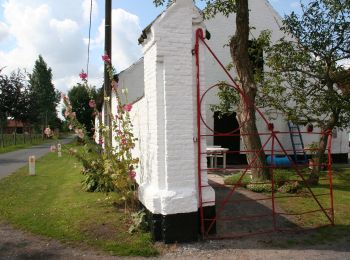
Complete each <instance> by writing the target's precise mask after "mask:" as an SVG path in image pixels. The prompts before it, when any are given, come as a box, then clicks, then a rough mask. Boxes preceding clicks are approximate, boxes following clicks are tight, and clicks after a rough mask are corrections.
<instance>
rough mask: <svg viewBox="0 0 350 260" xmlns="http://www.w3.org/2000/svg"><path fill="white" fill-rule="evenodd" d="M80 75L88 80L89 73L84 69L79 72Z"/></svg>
mask: <svg viewBox="0 0 350 260" xmlns="http://www.w3.org/2000/svg"><path fill="white" fill-rule="evenodd" d="M79 77H80V78H81V79H82V80H86V79H87V77H88V74H87V73H85V72H84V71H83V70H82V71H81V72H80V74H79Z"/></svg>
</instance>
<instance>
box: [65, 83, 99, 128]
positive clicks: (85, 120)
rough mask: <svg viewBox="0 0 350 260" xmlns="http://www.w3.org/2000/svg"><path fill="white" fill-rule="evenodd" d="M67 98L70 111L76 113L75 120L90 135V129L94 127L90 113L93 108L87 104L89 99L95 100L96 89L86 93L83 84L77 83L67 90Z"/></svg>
mask: <svg viewBox="0 0 350 260" xmlns="http://www.w3.org/2000/svg"><path fill="white" fill-rule="evenodd" d="M68 97H69V100H70V102H71V105H72V110H73V111H74V112H75V113H76V117H77V120H78V121H79V122H80V123H81V124H82V125H84V126H85V129H86V131H87V132H88V133H92V132H93V131H92V130H91V128H93V127H94V122H93V117H92V113H93V112H94V108H93V107H90V106H89V102H90V100H91V99H93V100H95V99H96V97H97V91H96V89H95V88H92V89H91V90H89V91H88V90H87V89H86V87H85V86H84V85H83V84H80V83H78V84H77V85H75V86H74V87H73V88H72V89H70V90H69V92H68Z"/></svg>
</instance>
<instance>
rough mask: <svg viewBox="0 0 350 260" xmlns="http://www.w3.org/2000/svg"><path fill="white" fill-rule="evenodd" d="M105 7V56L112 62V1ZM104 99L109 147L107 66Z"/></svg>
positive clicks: (109, 119)
mask: <svg viewBox="0 0 350 260" xmlns="http://www.w3.org/2000/svg"><path fill="white" fill-rule="evenodd" d="M105 3H106V7H105V55H108V57H109V58H110V60H111V62H112V0H106V1H105ZM104 97H109V101H108V100H107V99H104V124H105V126H108V127H109V140H105V142H106V143H108V144H109V145H111V144H112V123H111V118H110V114H111V113H112V111H111V104H112V95H111V79H110V78H109V73H108V65H107V64H106V63H105V67H104Z"/></svg>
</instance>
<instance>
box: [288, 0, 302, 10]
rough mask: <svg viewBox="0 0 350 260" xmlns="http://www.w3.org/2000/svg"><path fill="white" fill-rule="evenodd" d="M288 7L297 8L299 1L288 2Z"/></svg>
mask: <svg viewBox="0 0 350 260" xmlns="http://www.w3.org/2000/svg"><path fill="white" fill-rule="evenodd" d="M290 7H291V8H293V9H299V8H300V2H299V1H294V2H292V3H291V4H290Z"/></svg>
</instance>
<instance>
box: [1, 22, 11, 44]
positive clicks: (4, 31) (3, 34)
mask: <svg viewBox="0 0 350 260" xmlns="http://www.w3.org/2000/svg"><path fill="white" fill-rule="evenodd" d="M8 35H9V33H8V26H7V24H5V23H3V22H0V42H1V41H3V40H5V39H6V38H7V36H8Z"/></svg>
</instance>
